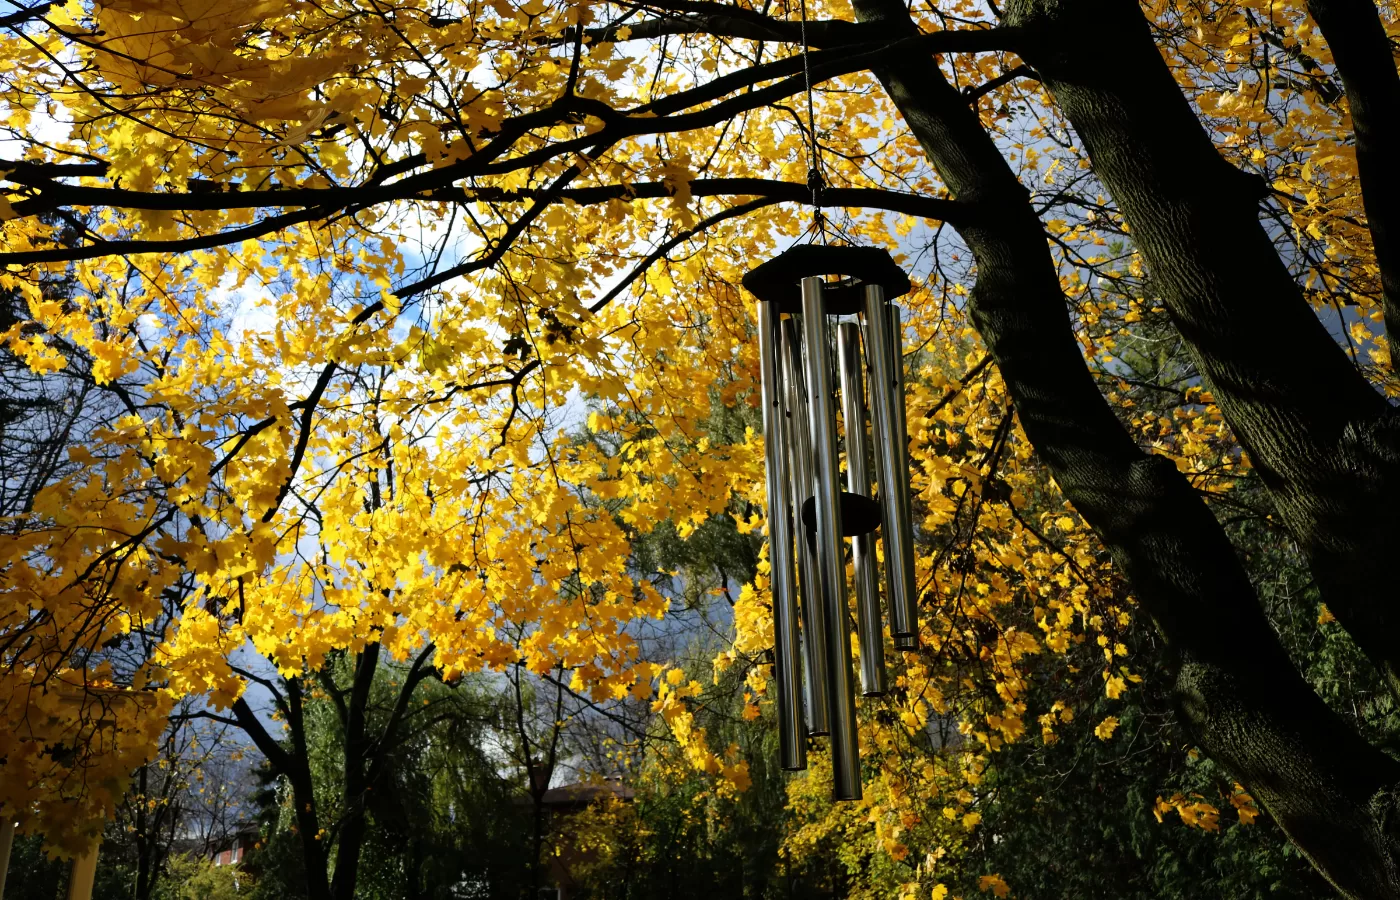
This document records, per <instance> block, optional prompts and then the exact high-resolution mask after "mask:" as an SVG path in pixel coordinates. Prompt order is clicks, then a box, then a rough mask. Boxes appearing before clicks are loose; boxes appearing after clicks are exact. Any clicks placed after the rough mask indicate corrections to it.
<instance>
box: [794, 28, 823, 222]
mask: <svg viewBox="0 0 1400 900" xmlns="http://www.w3.org/2000/svg"><path fill="white" fill-rule="evenodd" d="M798 9H799V10H800V11H801V14H802V25H801V36H802V76H803V80H804V81H805V83H806V87H807V144H808V146H807V187H808V188H810V189H811V191H812V227H813V229H814V230H815V231H816V232H817V233H818V234H820V235H821V239H822V243H826V214H825V213H823V212H822V201H823V199H824V198H823V195H824V193H825V191H826V179H825V178H824V177H823V176H822V168H821V145H820V144H819V143H818V142H817V114H816V106H815V103H814V102H813V99H812V64H811V49H812V48H811V45H809V44H808V43H807V0H799V3H798Z"/></svg>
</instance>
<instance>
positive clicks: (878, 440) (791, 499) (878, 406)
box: [744, 0, 919, 800]
mask: <svg viewBox="0 0 1400 900" xmlns="http://www.w3.org/2000/svg"><path fill="white" fill-rule="evenodd" d="M799 9H800V10H801V15H802V23H801V34H802V69H803V75H804V78H805V82H806V94H807V129H806V131H807V134H806V138H807V145H808V146H807V153H808V171H807V183H808V186H809V187H810V188H811V190H812V207H813V209H814V210H815V213H814V221H813V226H814V228H815V230H816V231H817V232H818V233H820V234H821V235H822V237H823V238H825V235H826V221H825V219H824V218H823V216H822V211H821V210H822V190H823V186H824V183H825V179H824V178H823V176H822V171H821V146H820V144H819V143H818V141H817V135H816V126H815V119H816V113H815V110H814V105H813V99H812V72H811V66H810V47H809V46H808V42H807V5H806V2H805V0H800V2H799ZM829 276H836V278H835V280H830V281H829V280H827V279H828V277H829ZM744 287H745V288H746V289H748V291H749V292H750V293H752V294H753V295H754V296H755V297H757V298H758V352H759V370H760V378H761V381H762V393H763V397H762V402H763V429H764V436H765V446H766V448H767V449H766V453H767V458H766V460H765V462H766V469H767V472H766V475H767V487H768V561H769V563H770V564H771V566H772V578H771V584H772V594H773V644H774V656H775V666H774V668H775V670H776V675H777V682H778V747H779V750H778V752H779V755H780V757H781V763H782V766H783V768H785V769H790V770H797V769H805V768H806V767H807V738H808V737H817V736H822V735H830V738H831V769H832V794H833V796H834V797H835V799H837V800H859V799H860V797H861V778H860V747H859V744H858V742H857V738H856V701H855V685H854V682H853V680H852V678H851V628H850V607H849V604H848V602H847V593H846V553H845V542H846V541H848V540H849V541H850V542H851V556H852V558H853V562H854V572H855V579H854V581H855V591H856V616H855V630H856V639H857V640H858V641H859V646H860V689H861V693H862V694H864V695H865V696H867V697H878V696H880V695H882V694H884V693H885V660H884V635H883V627H882V625H883V623H882V618H883V616H882V615H881V611H880V589H879V583H880V580H881V579H880V574H879V571H878V570H879V562H878V557H877V556H876V553H875V540H876V536H877V532H878V535H879V538H880V540H881V542H882V544H883V547H884V560H885V567H884V569H885V572H884V575H885V577H884V583H885V597H886V599H887V601H888V604H889V619H890V635H891V638H892V639H893V644H894V647H895V649H897V650H916V649H918V641H919V623H918V621H917V606H916V602H917V597H916V593H915V591H916V588H915V582H914V537H913V531H912V529H911V526H910V511H909V465H908V448H909V440H908V437H907V429H906V426H905V420H904V364H903V348H902V346H901V334H902V328H901V326H900V312H899V307H897V306H894V305H892V304H891V303H890V301H891V300H892V299H894V298H896V297H900V296H903V295H904V294H907V293H909V288H910V285H909V277H908V276H907V275H905V273H904V272H903V271H902V270H901V269H900V268H899V266H897V265H896V264H895V262H894V258H893V257H891V256H890V254H889V253H887V252H886V251H884V250H880V249H878V248H874V247H853V246H828V245H826V244H822V245H816V244H800V245H797V246H794V247H791V248H789V249H788V250H786V251H784V252H783V253H781V254H779V255H778V256H776V257H774V258H773V259H771V260H769V261H768V262H766V263H763V264H762V265H760V266H758V267H757V268H755V269H753V270H752V271H750V272H749V273H748V274H747V275H745V276H744ZM833 343H834V344H835V348H836V349H835V352H833V350H832V345H833ZM837 361H839V364H838V365H836V366H833V362H837ZM867 383H868V384H869V388H870V389H869V408H868V412H869V413H870V415H867V404H866V387H865V386H866V384H867ZM838 386H839V392H840V397H841V414H842V419H843V420H844V431H845V450H846V481H845V490H842V489H841V484H840V482H839V478H840V471H839V469H840V459H839V457H838V455H837V418H836V394H837V388H838ZM867 422H870V423H871V424H870V429H869V430H867ZM872 468H873V474H874V477H873V478H872ZM872 481H873V482H874V491H873V492H872Z"/></svg>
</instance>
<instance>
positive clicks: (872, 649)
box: [836, 322, 885, 697]
mask: <svg viewBox="0 0 1400 900" xmlns="http://www.w3.org/2000/svg"><path fill="white" fill-rule="evenodd" d="M836 335H837V337H836V349H837V352H838V354H839V356H840V360H841V412H842V415H843V416H844V417H845V419H846V490H847V491H849V492H850V493H852V494H860V495H861V496H862V497H869V496H870V465H869V463H868V462H867V460H868V458H869V456H870V438H869V436H868V435H867V434H866V430H865V420H866V416H865V374H864V372H863V371H862V366H861V358H860V326H859V325H857V324H855V323H854V322H842V323H841V324H840V325H838V326H836ZM851 548H852V554H853V555H854V557H855V582H856V637H857V638H858V639H859V640H860V692H861V693H862V694H864V695H865V696H867V697H878V696H880V695H881V694H883V693H885V636H884V629H883V628H882V623H881V620H880V586H879V578H880V576H879V568H880V564H879V562H878V561H877V560H876V558H875V536H874V535H873V534H858V535H856V536H855V537H853V538H852V539H851Z"/></svg>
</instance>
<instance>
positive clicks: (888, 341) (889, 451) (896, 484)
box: [865, 284, 919, 650]
mask: <svg viewBox="0 0 1400 900" xmlns="http://www.w3.org/2000/svg"><path fill="white" fill-rule="evenodd" d="M893 319H894V315H893V313H892V311H891V309H890V306H889V304H887V303H886V302H885V289H884V288H883V287H881V286H879V285H877V284H868V285H866V286H865V329H866V332H865V350H866V355H867V357H868V359H869V365H870V397H871V400H872V401H873V402H872V404H871V408H872V412H873V413H874V418H875V421H874V426H875V448H876V455H877V456H878V457H879V463H878V465H877V467H876V469H877V473H878V480H879V486H880V513H881V519H882V524H881V529H880V530H881V539H882V540H883V541H884V546H885V593H886V596H887V598H888V602H889V605H890V634H891V635H892V636H893V638H894V646H895V648H896V649H898V650H914V649H917V648H918V644H919V624H918V614H917V608H916V605H915V591H916V587H915V584H914V534H913V529H912V528H911V526H910V515H909V488H908V479H909V464H908V459H907V456H908V452H909V441H908V438H907V437H906V436H905V428H904V384H903V381H904V378H903V368H904V364H903V357H902V352H900V349H899V348H900V344H899V343H898V341H899V338H898V336H897V335H895V334H894V333H893V332H894V330H895V328H894V323H893V321H892V320H893ZM896 398H897V399H896ZM896 402H897V404H898V406H899V409H898V410H897V411H896V410H895V408H894V407H895V406H896Z"/></svg>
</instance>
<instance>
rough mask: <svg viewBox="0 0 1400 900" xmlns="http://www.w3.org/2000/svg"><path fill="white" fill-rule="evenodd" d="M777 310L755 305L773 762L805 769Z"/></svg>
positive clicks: (805, 751)
mask: <svg viewBox="0 0 1400 900" xmlns="http://www.w3.org/2000/svg"><path fill="white" fill-rule="evenodd" d="M777 338H778V311H777V310H776V309H775V308H774V306H773V304H772V303H769V302H765V301H759V304H758V370H759V380H760V385H761V389H762V400H763V436H764V455H765V457H766V459H765V463H766V466H765V470H766V474H767V485H768V562H769V565H770V567H771V570H772V577H771V578H770V580H769V582H770V584H771V585H772V593H773V668H774V674H775V675H776V678H777V682H778V758H779V761H780V763H781V765H782V767H783V768H784V769H805V768H807V737H806V734H805V733H804V729H803V724H804V723H803V721H802V692H801V678H802V670H801V668H800V667H801V661H800V660H801V658H800V656H799V655H798V646H797V574H796V573H795V572H794V571H793V559H792V521H793V520H792V503H791V500H790V498H789V496H788V494H789V486H790V484H789V477H788V441H787V417H786V416H785V415H784V414H783V407H782V376H781V372H782V370H781V369H780V368H779V366H778V349H777V345H778V341H777Z"/></svg>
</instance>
